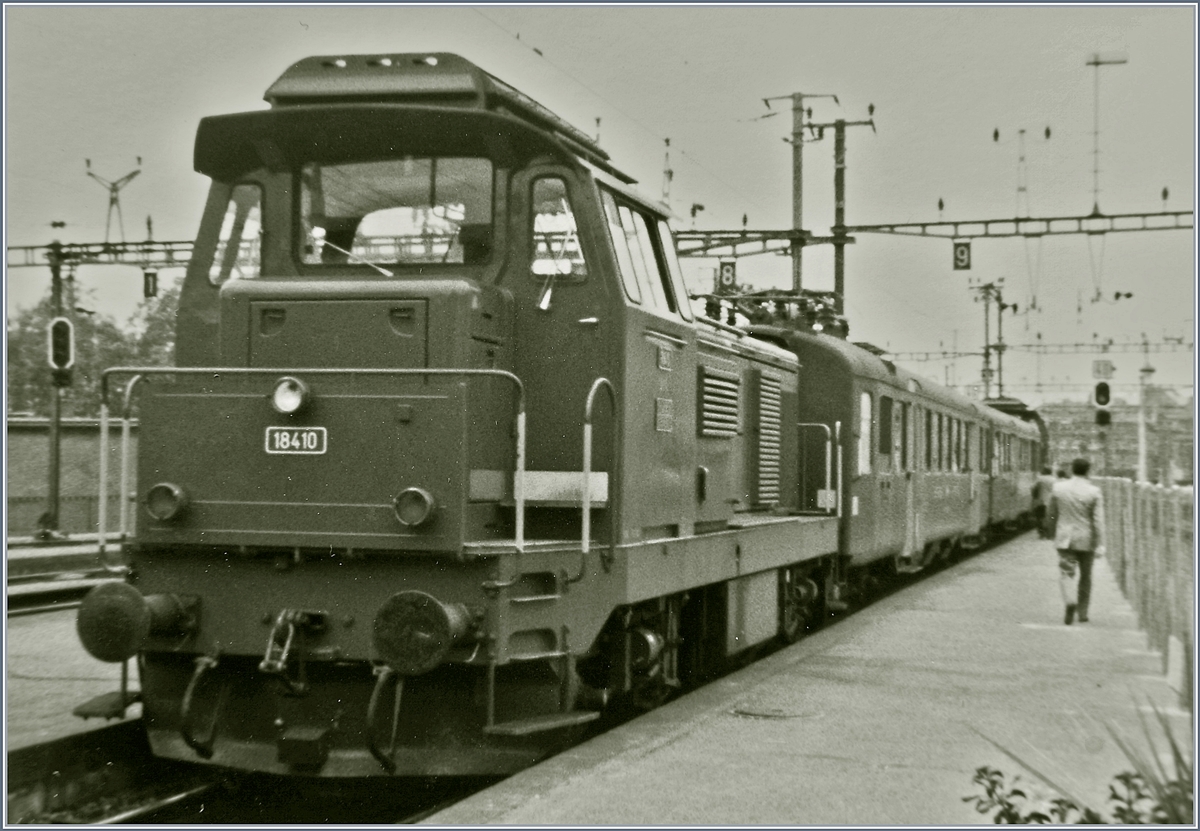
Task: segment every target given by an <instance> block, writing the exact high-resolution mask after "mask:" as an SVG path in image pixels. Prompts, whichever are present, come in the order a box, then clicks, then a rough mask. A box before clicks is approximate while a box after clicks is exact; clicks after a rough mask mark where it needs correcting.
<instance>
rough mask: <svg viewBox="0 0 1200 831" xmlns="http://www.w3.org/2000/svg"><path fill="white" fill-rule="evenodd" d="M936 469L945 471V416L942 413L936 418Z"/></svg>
mask: <svg viewBox="0 0 1200 831" xmlns="http://www.w3.org/2000/svg"><path fill="white" fill-rule="evenodd" d="M937 469H938V470H945V469H946V416H945V415H943V414H942V413H938V417H937Z"/></svg>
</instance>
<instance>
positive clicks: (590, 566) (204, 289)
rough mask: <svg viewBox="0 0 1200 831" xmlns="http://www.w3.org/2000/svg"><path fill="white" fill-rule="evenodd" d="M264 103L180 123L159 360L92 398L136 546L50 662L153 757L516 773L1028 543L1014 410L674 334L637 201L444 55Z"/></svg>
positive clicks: (575, 136) (1026, 478) (326, 70)
mask: <svg viewBox="0 0 1200 831" xmlns="http://www.w3.org/2000/svg"><path fill="white" fill-rule="evenodd" d="M266 100H267V101H268V102H269V103H270V105H271V106H270V108H269V109H265V110H261V111H255V112H247V113H240V114H234V115H225V116H217V117H211V118H205V119H203V120H202V121H201V123H200V126H199V131H198V134H197V138H196V145H195V167H196V169H197V170H198V171H199V172H201V173H203V174H206V175H207V176H209V177H211V178H212V180H213V181H212V187H211V191H210V195H209V198H208V203H207V206H206V208H205V211H204V215H203V219H202V222H201V226H200V229H199V233H198V237H197V240H196V244H195V249H194V254H193V257H192V259H191V261H190V264H189V267H188V271H187V276H186V279H185V282H184V284H183V288H182V294H181V299H180V308H179V313H178V331H177V342H176V364H177V366H176V367H173V368H170V369H157V370H150V369H146V370H132V369H129V368H125V369H114V370H110V371H109V373H108V374H107V376H106V378H107V379H109V380H110V381H112V379H114V378H116V377H117V376H122V377H123V379H124V380H126V381H128V382H129V383H128V384H127V385H126V386H125V390H126V392H125V401H126V406H125V416H126V417H128V415H129V412H130V410H131V408H136V414H137V416H138V418H139V425H140V426H139V448H138V454H137V455H138V459H137V488H138V491H139V492H138V493H136V494H131V495H129V497H130V499H133V500H134V501H135V502H136V508H135V510H136V511H137V515H136V529H137V530H136V534H134V535H132V536H131V538H130V539H129V540H128V542H127V544H126V545H125V548H124V553H125V555H126V558H127V562H128V574H127V579H126V580H125V581H123V582H116V583H113V584H110V585H106V586H102V587H100V588H98V589H96V590H95V591H94V592H93V594H92V595H90V596H89V597H88V598H87V600H86V601H85V602H84V604H83V606H82V607H81V609H80V612H79V619H78V630H79V634H80V637H81V640H82V641H83V643H84V645H85V646H86V648H87V649H88V650H89V651H90V652H91V653H92V654H93V655H95V656H96V657H98V658H100V659H103V660H106V661H112V662H126V665H128V662H129V661H131V660H132V661H134V662H135V665H136V668H137V671H138V673H139V675H140V682H141V683H140V688H141V693H140V696H141V701H142V707H143V717H144V722H145V725H146V730H147V732H148V735H149V739H150V743H151V746H152V748H153V750H154V752H155V753H156V754H158V755H160V756H162V757H169V758H174V759H184V760H193V761H198V762H205V763H209V764H213V765H220V766H225V767H229V768H235V769H242V770H248V771H264V772H271V773H277V774H296V775H304V776H324V777H369V776H380V775H383V776H387V775H468V774H497V773H505V772H511V771H515V770H518V769H520V768H522V767H525V766H527V765H529V764H531V763H532V762H534V761H536V760H537V759H539V758H541V757H542V756H544V755H545V754H546V753H548V752H551V751H553V750H555V749H558V748H560V747H562V746H564V745H565V744H566V743H568V742H571V741H573V740H576V739H577V738H578V736H579V735H580V734H581V733H582V732H583V731H584V730H586V725H587V724H588V723H589V722H591V721H593V720H595V719H597V718H598V717H599V716H600V714H601V713H602V712H603V711H605V710H606V708H648V707H652V706H654V705H655V704H656V703H658V702H660V701H662V700H663V699H664V698H665V697H667V696H669V695H670V694H671V692H672V691H673V690H675V689H677V688H680V687H681V686H684V685H688V684H691V683H695V682H698V681H702V680H703V679H705V678H706V677H710V676H711V675H712V674H714V673H716V672H719V671H721V669H722V668H723V667H725V666H726V665H727V662H728V661H729V659H730V658H731V657H734V656H738V655H741V654H744V653H745V651H746V650H748V649H750V648H751V647H754V646H756V645H758V644H762V643H764V642H766V641H769V640H771V639H774V638H780V637H781V638H783V639H784V640H788V641H790V640H794V639H796V638H798V637H800V636H801V635H802V634H803V633H804V632H805V630H806V629H808V628H810V627H812V626H814V625H816V624H817V623H819V622H820V621H821V620H822V619H823V618H824V617H825V616H827V615H828V614H830V613H831V612H833V611H835V610H837V609H839V608H844V607H845V605H846V603H847V602H848V601H849V600H850V599H851V598H852V597H853V595H854V592H855V590H856V589H857V588H858V587H859V586H860V585H861V584H862V583H863V582H864V580H865V578H866V576H869V575H870V574H872V573H874V572H876V571H878V570H881V569H883V570H890V571H896V570H899V571H915V570H919V569H921V568H922V567H924V566H925V565H926V564H928V563H929V562H930V561H932V560H933V559H935V558H937V557H939V556H941V555H943V554H947V553H949V552H950V551H951V550H953V549H954V548H956V547H960V546H961V547H970V546H974V545H978V544H979V543H980V542H981V541H982V540H983V539H985V538H986V537H987V536H988V535H989V534H990V533H994V532H995V531H997V530H998V529H1002V528H1009V529H1011V528H1012V527H1014V526H1015V525H1016V524H1018V523H1021V522H1023V521H1024V520H1026V519H1027V517H1028V515H1029V514H1030V511H1031V504H1030V490H1031V486H1032V484H1033V477H1034V471H1035V469H1036V468H1037V467H1038V465H1039V464H1040V457H1041V452H1042V451H1041V447H1042V444H1043V442H1042V438H1041V435H1040V433H1039V429H1038V424H1037V419H1036V415H1035V414H1032V413H1029V412H1018V414H1017V415H1013V414H1006V413H1004V412H1001V411H999V410H997V409H995V408H993V407H989V406H984V405H983V404H980V403H979V402H976V401H972V400H970V399H967V398H965V397H962V396H959V395H956V394H954V393H952V392H950V391H947V390H945V389H943V388H940V387H937V386H936V385H934V384H932V383H930V382H927V381H925V380H922V379H920V378H918V377H916V376H914V375H911V374H909V373H907V372H905V371H903V370H901V369H898V368H897V367H895V366H894V365H892V364H891V363H889V362H888V361H886V360H884V359H882V358H881V357H880V356H878V355H876V354H872V352H870V351H867V350H864V349H863V348H860V347H859V346H855V345H852V344H850V343H848V342H847V341H845V340H844V339H842V338H839V337H836V336H831V335H830V334H828V333H825V332H819V331H815V330H814V327H812V326H809V325H805V324H804V323H803V322H802V317H803V316H802V315H798V314H794V315H792V316H791V317H789V314H790V313H789V312H788V311H787V310H786V309H784V310H783V313H782V314H779V315H776V316H775V317H774V318H772V319H771V320H768V321H767V322H760V323H757V324H755V325H752V326H745V327H742V328H735V327H731V326H729V325H727V324H723V323H719V322H717V321H715V320H711V319H708V318H706V317H703V316H697V315H695V314H694V313H693V311H692V307H691V305H690V303H689V298H688V296H687V291H686V289H685V286H684V283H683V277H682V272H681V269H680V266H679V262H678V260H677V259H676V254H675V247H674V244H673V240H672V236H671V232H670V230H669V228H668V226H667V215H666V213H665V210H664V208H663V206H661V205H657V204H655V203H653V202H650V201H647V200H646V199H645V198H643V197H641V196H639V195H638V194H637V193H636V192H635V191H634V190H632V189H631V187H630V185H631V184H632V180H631V179H630V178H629V177H628V176H626V175H624V174H622V173H621V172H620V171H619V170H618V169H617V168H615V167H614V166H613V164H612V163H611V162H610V160H609V157H608V156H607V154H606V153H605V152H604V151H603V150H601V149H600V147H599V146H598V145H597V144H596V143H595V142H594V141H593V140H592V139H591V138H590V137H588V136H587V135H585V134H583V133H582V132H580V131H579V130H577V129H575V128H574V127H572V126H570V125H569V124H567V123H566V122H564V121H563V120H561V119H560V118H558V117H557V116H555V115H554V114H552V113H551V112H549V111H548V110H546V109H545V108H543V107H542V106H540V105H539V104H537V103H536V102H534V101H532V100H531V99H529V98H528V97H526V96H525V95H523V94H522V93H520V92H518V91H517V90H515V89H513V88H512V87H510V86H508V85H507V84H505V83H503V82H502V81H500V80H498V79H496V78H495V77H493V76H491V75H489V74H488V73H486V72H484V71H483V70H481V69H479V68H478V67H476V66H474V65H473V64H471V63H469V62H467V61H466V60H464V59H462V58H459V57H457V56H454V55H449V54H428V55H411V54H403V55H373V56H346V57H336V58H324V57H319V58H309V59H306V60H303V61H300V62H299V63H297V64H295V65H294V66H292V67H291V68H290V69H288V70H287V72H285V73H284V74H283V75H282V76H281V77H280V78H279V80H278V81H276V82H275V84H274V85H272V86H271V87H270V89H269V90H268V91H267V93H266ZM786 305H787V304H780V308H782V307H783V306H786ZM773 308H774V307H773ZM793 311H794V309H793ZM105 413H107V408H106V409H105ZM102 434H103V435H107V430H102ZM102 504H103V500H102ZM134 698H135V695H134V694H132V693H130V692H129V691H128V690H124V689H123V690H122V691H121V692H120V693H118V694H116V695H110V696H107V697H102V698H101V699H97V700H95V701H92V702H89V703H87V704H84V705H82V706H81V707H80V708H78V710H77V713H78V714H80V715H84V716H93V715H105V716H111V715H116V714H119V713H121V712H124V710H125V708H126V707H127V706H128V704H129V703H130V702H131V701H133V700H134Z"/></svg>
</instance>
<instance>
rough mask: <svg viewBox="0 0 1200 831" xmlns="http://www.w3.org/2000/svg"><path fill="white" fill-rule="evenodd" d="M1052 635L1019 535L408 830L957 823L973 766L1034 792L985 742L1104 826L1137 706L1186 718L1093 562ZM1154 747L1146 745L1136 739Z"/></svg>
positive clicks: (1178, 729)
mask: <svg viewBox="0 0 1200 831" xmlns="http://www.w3.org/2000/svg"><path fill="white" fill-rule="evenodd" d="M1093 583H1094V585H1093V592H1092V604H1091V612H1090V618H1091V620H1090V622H1088V623H1086V624H1076V625H1073V626H1066V625H1064V624H1063V619H1062V618H1063V608H1062V601H1061V599H1060V596H1059V588H1058V568H1057V556H1056V555H1055V552H1054V549H1053V547H1052V546H1051V543H1050V542H1048V541H1046V540H1041V539H1038V537H1037V536H1036V535H1035V534H1033V533H1032V532H1031V533H1027V534H1025V535H1023V536H1021V537H1018V538H1016V539H1014V540H1012V541H1009V542H1007V543H1005V544H1002V545H999V546H997V547H995V548H992V549H990V550H988V551H985V552H982V553H979V554H976V555H974V556H971V557H968V558H966V559H964V560H963V561H961V562H959V563H957V564H955V565H953V566H951V567H949V568H947V569H945V570H943V571H940V572H938V573H936V574H931V575H929V576H928V577H926V578H925V579H924V580H922V581H920V582H918V583H915V584H913V585H911V586H908V587H906V588H904V589H903V590H902V591H900V592H897V593H895V594H892V595H890V596H888V597H886V598H883V599H881V600H879V601H877V602H875V603H874V604H873V605H872V606H870V607H869V608H867V609H864V610H862V611H859V612H857V613H856V614H854V615H852V616H850V617H848V618H847V619H845V620H842V621H839V622H836V623H835V624H834V625H832V626H828V627H826V628H825V629H823V630H821V631H819V632H816V633H814V634H812V635H810V636H808V637H807V638H805V639H804V640H802V641H800V642H799V643H797V644H795V645H793V646H790V647H788V648H786V649H783V650H781V651H779V652H777V653H775V654H773V655H771V656H770V657H768V658H766V659H764V660H761V661H759V662H757V663H755V664H753V665H751V666H750V667H747V668H746V669H743V670H741V671H739V672H736V673H733V674H731V675H729V676H727V677H725V678H723V679H721V680H719V681H717V682H715V683H713V684H710V685H708V686H706V687H704V688H702V689H700V690H696V691H694V692H692V693H689V694H688V695H685V696H682V697H680V698H679V699H677V700H675V701H673V702H671V703H670V704H668V705H666V706H664V707H661V708H659V709H657V710H655V711H653V712H651V713H648V714H647V715H645V716H643V717H642V718H639V719H637V720H635V721H634V722H631V723H629V724H626V725H624V726H622V727H619V728H617V729H615V730H612V731H610V732H608V733H605V734H604V735H602V736H599V737H598V738H596V739H593V740H591V741H589V742H587V743H584V744H581V745H579V746H577V747H574V748H572V749H570V750H568V751H566V752H564V753H561V754H559V755H558V756H555V757H553V758H552V759H549V760H548V761H546V762H544V763H542V764H540V765H538V766H536V767H534V768H531V769H529V770H527V771H523V772H521V773H519V774H516V775H514V776H512V777H510V778H508V779H506V780H504V781H503V782H501V783H499V784H497V785H496V786H494V787H492V788H489V789H487V790H484V791H481V792H479V793H478V794H476V795H474V796H472V797H470V798H468V799H466V800H464V801H462V802H459V803H457V804H455V805H453V806H451V807H449V808H448V809H446V810H443V811H441V812H438V813H436V814H433V815H431V816H429V817H427V818H426V819H424V820H423V822H424V823H425V824H431V825H515V826H532V825H550V826H571V825H623V826H635V825H925V826H929V825H965V824H987V825H990V824H992V823H993V820H992V818H991V816H990V815H983V814H979V813H977V812H976V811H975V809H974V807H973V806H972V805H971V804H969V803H967V802H964V801H963V797H966V796H976V795H979V794H981V793H982V791H981V790H980V789H979V788H978V787H977V786H976V785H974V784H973V783H972V781H971V780H972V777H973V776H974V773H975V770H976V769H977V768H979V767H980V766H983V765H988V766H991V767H993V768H997V769H999V770H1001V771H1003V772H1004V773H1005V774H1006V778H1007V779H1009V780H1011V779H1012V778H1013V776H1015V775H1020V776H1021V779H1022V781H1023V782H1024V783H1029V784H1031V785H1032V790H1033V791H1034V792H1036V793H1043V794H1046V795H1048V796H1053V795H1055V794H1053V792H1052V791H1050V790H1049V789H1048V788H1047V787H1045V786H1043V785H1042V784H1041V783H1040V782H1038V780H1037V779H1036V778H1035V777H1034V776H1033V775H1032V774H1030V773H1028V772H1027V771H1025V770H1024V769H1023V768H1022V767H1021V766H1020V765H1019V764H1018V763H1017V762H1015V761H1013V760H1012V759H1011V758H1009V757H1008V756H1006V755H1005V754H1004V753H1003V752H1001V750H999V749H997V747H996V746H995V745H994V744H992V743H991V742H989V739H991V740H992V741H993V742H996V743H998V744H1000V745H1002V746H1003V747H1004V748H1006V749H1008V750H1009V751H1011V752H1012V753H1015V754H1016V755H1017V756H1019V757H1021V758H1022V759H1023V760H1024V761H1025V762H1027V763H1029V764H1031V765H1033V766H1034V767H1035V768H1037V769H1038V770H1040V771H1041V772H1042V773H1044V774H1046V775H1047V776H1049V777H1050V778H1051V779H1054V780H1055V781H1056V782H1057V783H1058V784H1060V785H1061V786H1063V787H1065V788H1066V789H1068V790H1069V791H1070V792H1071V793H1072V794H1074V795H1076V796H1077V797H1079V798H1080V799H1082V800H1083V801H1084V802H1086V804H1088V805H1089V806H1091V807H1093V808H1095V809H1097V810H1100V811H1101V812H1102V813H1103V814H1105V815H1107V814H1108V804H1107V798H1108V786H1109V783H1110V782H1111V781H1112V778H1113V777H1114V776H1115V775H1116V774H1118V773H1121V772H1122V771H1126V770H1130V769H1132V766H1131V765H1130V764H1129V762H1128V761H1127V760H1126V758H1125V756H1124V754H1123V753H1122V752H1121V750H1120V749H1119V748H1118V747H1117V745H1116V744H1115V742H1114V741H1113V739H1112V737H1111V735H1110V734H1109V732H1108V726H1111V727H1112V728H1114V729H1116V730H1117V731H1118V733H1119V734H1120V735H1122V736H1123V737H1125V738H1128V739H1130V740H1131V741H1132V742H1133V743H1134V744H1135V745H1136V746H1139V747H1144V738H1143V736H1144V732H1143V728H1142V725H1141V721H1140V718H1139V716H1142V717H1147V718H1148V719H1150V721H1151V722H1153V720H1154V716H1153V712H1152V706H1156V707H1158V708H1159V709H1160V710H1161V711H1163V712H1165V713H1167V714H1168V715H1169V716H1170V721H1171V724H1172V727H1173V728H1174V731H1175V736H1176V738H1177V739H1178V740H1180V741H1181V742H1182V743H1184V744H1185V745H1187V744H1190V743H1191V713H1190V712H1188V711H1187V710H1184V709H1181V708H1180V707H1179V704H1178V695H1177V693H1176V692H1175V691H1174V690H1172V689H1171V688H1170V686H1169V685H1168V683H1167V680H1166V677H1165V676H1164V674H1163V671H1162V670H1163V661H1162V656H1161V655H1159V654H1158V653H1156V652H1150V651H1147V646H1146V644H1147V639H1146V636H1145V634H1144V633H1143V632H1141V631H1140V630H1139V629H1138V628H1137V624H1136V620H1135V618H1134V615H1133V612H1132V610H1131V609H1130V606H1129V604H1128V602H1127V601H1126V600H1125V599H1124V598H1123V597H1122V596H1121V594H1120V591H1119V590H1118V588H1117V585H1116V582H1115V580H1114V578H1113V576H1112V573H1111V572H1110V570H1109V569H1108V567H1107V564H1106V562H1105V561H1104V560H1098V561H1097V562H1096V567H1095V573H1094V575H1093ZM1152 726H1153V729H1154V731H1155V732H1154V733H1152V735H1155V736H1156V737H1157V738H1158V739H1159V742H1158V745H1159V747H1160V749H1164V748H1163V745H1164V744H1165V743H1164V742H1163V741H1162V740H1161V739H1162V737H1161V735H1158V732H1157V731H1158V727H1157V725H1152Z"/></svg>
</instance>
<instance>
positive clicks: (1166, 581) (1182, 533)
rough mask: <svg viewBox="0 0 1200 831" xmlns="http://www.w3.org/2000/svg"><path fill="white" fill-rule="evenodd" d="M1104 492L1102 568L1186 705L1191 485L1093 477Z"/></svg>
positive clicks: (1189, 688) (1189, 655)
mask: <svg viewBox="0 0 1200 831" xmlns="http://www.w3.org/2000/svg"><path fill="white" fill-rule="evenodd" d="M1095 481H1096V483H1097V484H1099V485H1100V488H1101V490H1102V491H1103V492H1104V518H1105V542H1106V544H1107V555H1106V556H1107V558H1108V562H1109V567H1110V568H1111V569H1112V572H1113V574H1114V576H1115V577H1116V580H1117V584H1118V585H1119V586H1120V587H1121V592H1122V593H1123V594H1124V595H1125V597H1126V598H1127V599H1128V600H1129V603H1130V605H1131V606H1133V609H1134V612H1135V613H1136V615H1137V619H1138V625H1139V626H1140V627H1141V628H1142V629H1143V630H1145V632H1146V637H1147V641H1148V644H1149V646H1150V648H1151V649H1154V650H1157V651H1158V652H1159V653H1160V654H1161V655H1162V660H1163V671H1164V672H1165V673H1166V674H1167V677H1168V680H1170V681H1171V682H1172V686H1173V687H1175V688H1176V690H1177V691H1178V693H1179V700H1180V704H1181V705H1182V706H1184V707H1187V708H1188V709H1189V710H1190V709H1191V707H1192V673H1193V665H1192V658H1193V646H1194V643H1195V630H1194V618H1193V614H1194V607H1195V598H1194V596H1193V595H1194V588H1193V587H1194V579H1195V576H1194V575H1195V565H1194V559H1193V557H1194V542H1193V540H1194V537H1193V528H1194V513H1193V512H1194V506H1195V498H1194V493H1193V490H1192V488H1190V487H1189V488H1175V487H1170V488H1168V487H1162V486H1160V485H1150V484H1145V483H1136V482H1133V481H1132V480H1129V479H1117V478H1097V479H1096V480H1095Z"/></svg>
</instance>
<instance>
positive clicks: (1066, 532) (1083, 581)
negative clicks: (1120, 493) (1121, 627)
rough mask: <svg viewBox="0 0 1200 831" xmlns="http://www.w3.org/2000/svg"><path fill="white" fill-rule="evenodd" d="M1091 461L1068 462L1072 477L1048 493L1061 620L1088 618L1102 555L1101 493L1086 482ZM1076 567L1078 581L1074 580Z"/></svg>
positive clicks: (1072, 621)
mask: <svg viewBox="0 0 1200 831" xmlns="http://www.w3.org/2000/svg"><path fill="white" fill-rule="evenodd" d="M1090 468H1091V464H1090V463H1089V462H1088V460H1087V459H1076V460H1074V461H1073V462H1071V478H1070V479H1060V480H1058V481H1057V482H1055V483H1054V489H1053V491H1052V492H1051V495H1050V522H1051V523H1053V528H1054V547H1055V548H1057V549H1058V570H1059V587H1060V588H1061V589H1062V596H1063V603H1065V604H1066V607H1067V609H1066V614H1065V615H1064V617H1063V623H1065V624H1067V625H1068V626H1070V625H1071V624H1072V623H1074V621H1075V615H1076V612H1078V614H1079V622H1080V623H1087V621H1088V601H1089V600H1090V599H1091V594H1092V563H1093V561H1094V560H1095V558H1096V557H1103V556H1104V550H1105V549H1104V495H1103V494H1102V493H1101V492H1100V488H1098V487H1097V486H1096V485H1094V484H1092V483H1091V482H1090V481H1088V478H1087V475H1088V470H1089V469H1090ZM1076 568H1078V571H1079V582H1078V584H1076V582H1075V571H1076Z"/></svg>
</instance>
